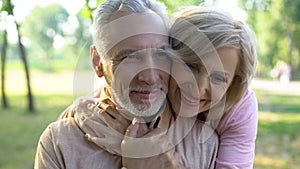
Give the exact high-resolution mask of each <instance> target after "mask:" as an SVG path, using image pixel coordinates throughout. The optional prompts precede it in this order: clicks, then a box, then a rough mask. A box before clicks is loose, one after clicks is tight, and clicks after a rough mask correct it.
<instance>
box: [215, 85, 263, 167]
mask: <svg viewBox="0 0 300 169" xmlns="http://www.w3.org/2000/svg"><path fill="white" fill-rule="evenodd" d="M257 122H258V108H257V100H256V97H255V94H254V92H253V91H247V92H246V94H245V95H244V97H243V98H242V100H241V101H240V102H239V103H238V104H237V105H236V106H234V107H233V108H232V109H231V110H230V111H229V112H228V113H227V114H226V115H225V116H224V117H223V118H222V120H221V122H220V124H219V126H218V128H217V133H218V135H219V137H220V146H219V150H218V156H217V161H216V169H221V168H222V169H224V168H228V169H235V168H243V169H252V168H253V162H254V150H255V139H256V134H257Z"/></svg>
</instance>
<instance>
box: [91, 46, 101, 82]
mask: <svg viewBox="0 0 300 169" xmlns="http://www.w3.org/2000/svg"><path fill="white" fill-rule="evenodd" d="M90 56H91V59H92V65H93V68H94V70H95V72H96V74H97V76H98V77H102V76H103V67H102V63H101V60H100V55H99V54H98V52H97V49H96V47H95V46H91V47H90Z"/></svg>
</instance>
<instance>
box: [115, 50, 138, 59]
mask: <svg viewBox="0 0 300 169" xmlns="http://www.w3.org/2000/svg"><path fill="white" fill-rule="evenodd" d="M136 51H138V50H137V49H122V50H120V51H117V52H115V53H113V57H112V59H118V58H122V57H123V56H124V55H127V54H130V53H134V52H136Z"/></svg>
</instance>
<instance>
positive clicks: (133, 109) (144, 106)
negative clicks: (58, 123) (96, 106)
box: [111, 86, 167, 117]
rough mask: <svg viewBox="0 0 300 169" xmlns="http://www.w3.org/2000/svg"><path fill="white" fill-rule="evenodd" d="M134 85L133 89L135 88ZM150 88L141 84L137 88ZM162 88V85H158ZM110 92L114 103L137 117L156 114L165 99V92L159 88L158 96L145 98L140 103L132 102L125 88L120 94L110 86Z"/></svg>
mask: <svg viewBox="0 0 300 169" xmlns="http://www.w3.org/2000/svg"><path fill="white" fill-rule="evenodd" d="M136 88H137V87H135V88H134V89H136ZM149 88H151V86H142V87H138V90H147V89H149ZM159 88H160V89H162V87H159ZM111 93H112V96H113V98H114V100H115V101H116V103H117V104H118V105H119V106H121V107H122V108H123V109H125V110H127V111H128V112H130V113H131V114H132V115H134V116H137V117H150V116H153V115H156V114H157V113H158V112H159V111H160V109H161V108H162V106H163V105H164V103H165V101H166V95H167V94H166V92H165V91H164V90H161V94H160V96H159V97H158V98H157V99H156V100H153V101H152V100H147V101H143V102H142V103H141V102H140V103H133V102H132V101H131V100H130V97H129V90H128V89H127V90H125V91H124V92H123V93H122V94H121V92H118V91H117V90H114V89H113V88H111Z"/></svg>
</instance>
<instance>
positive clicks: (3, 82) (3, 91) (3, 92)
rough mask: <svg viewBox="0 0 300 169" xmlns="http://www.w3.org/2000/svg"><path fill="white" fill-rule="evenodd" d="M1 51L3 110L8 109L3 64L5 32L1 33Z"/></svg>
mask: <svg viewBox="0 0 300 169" xmlns="http://www.w3.org/2000/svg"><path fill="white" fill-rule="evenodd" d="M2 45H3V46H2V49H1V96H2V106H3V108H5V109H6V108H8V101H7V98H6V92H5V63H6V54H7V31H6V30H4V33H3V43H2Z"/></svg>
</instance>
